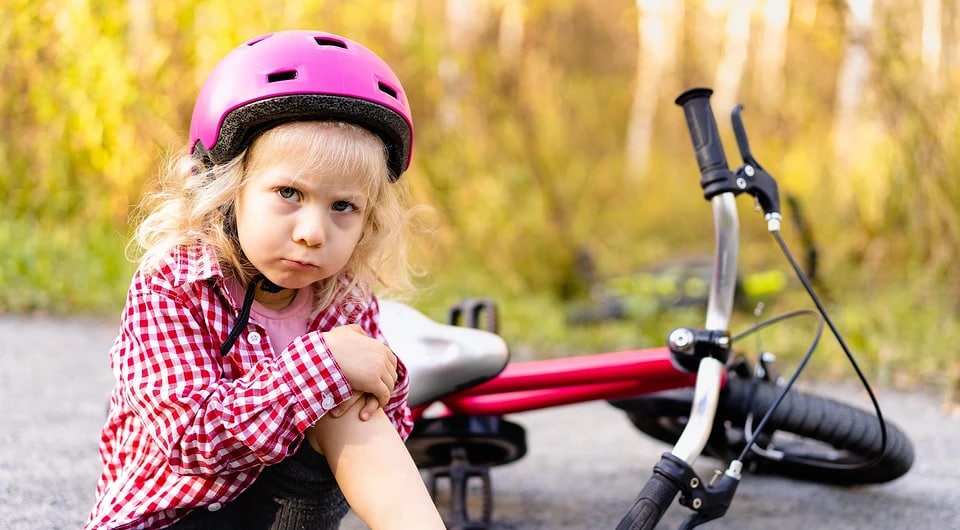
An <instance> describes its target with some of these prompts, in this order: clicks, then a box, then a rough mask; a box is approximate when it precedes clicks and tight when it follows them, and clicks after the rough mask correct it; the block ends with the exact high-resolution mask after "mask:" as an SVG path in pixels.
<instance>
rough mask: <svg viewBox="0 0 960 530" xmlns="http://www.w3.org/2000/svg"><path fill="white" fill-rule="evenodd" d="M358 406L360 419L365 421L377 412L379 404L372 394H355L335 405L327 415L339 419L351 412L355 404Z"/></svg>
mask: <svg viewBox="0 0 960 530" xmlns="http://www.w3.org/2000/svg"><path fill="white" fill-rule="evenodd" d="M358 403H359V404H360V412H359V415H360V419H361V420H363V421H367V420H369V419H370V415H371V414H373V413H374V412H376V411H377V409H378V408H380V402H379V401H377V398H376V397H374V396H373V395H372V394H366V393H364V394H357V395H355V396H353V397H352V398H350V399H348V400H346V401H344V402H343V403H341V404H339V405H337V406H336V407H333V408H332V409H330V412H328V413H327V414H329V415H330V416H331V417H333V418H339V417H341V416H343V415H344V414H346V413H347V412H349V411H351V410H353V409H354V408H355V406H356V405H357V404H358Z"/></svg>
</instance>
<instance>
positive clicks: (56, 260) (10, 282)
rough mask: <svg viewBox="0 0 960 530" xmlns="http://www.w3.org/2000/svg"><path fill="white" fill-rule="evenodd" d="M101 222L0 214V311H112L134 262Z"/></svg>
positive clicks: (120, 236)
mask: <svg viewBox="0 0 960 530" xmlns="http://www.w3.org/2000/svg"><path fill="white" fill-rule="evenodd" d="M125 246H126V236H125V235H123V234H120V233H119V232H118V231H117V229H116V228H115V227H112V226H109V225H108V224H107V223H98V222H94V223H89V224H87V223H82V222H75V223H70V224H50V223H41V222H38V221H35V220H30V219H14V220H10V219H0V248H3V249H6V250H5V251H4V258H3V260H2V265H0V285H2V286H3V289H2V290H0V313H5V312H6V313H35V312H39V313H46V314H51V315H71V314H77V313H82V314H97V315H104V314H109V313H115V312H117V311H119V310H120V308H121V307H122V305H123V300H124V296H125V295H124V293H125V290H126V287H127V285H128V284H129V282H130V275H131V274H132V272H133V269H134V266H133V264H132V263H130V262H129V261H128V260H127V259H126V258H125V257H124V248H125Z"/></svg>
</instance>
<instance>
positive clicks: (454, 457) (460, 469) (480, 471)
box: [426, 447, 493, 530]
mask: <svg viewBox="0 0 960 530" xmlns="http://www.w3.org/2000/svg"><path fill="white" fill-rule="evenodd" d="M426 471H427V474H428V478H427V487H428V489H429V492H430V496H431V497H433V498H434V501H436V493H437V483H438V482H439V481H440V480H441V479H444V478H445V479H448V480H449V481H450V517H451V518H452V521H450V523H449V525H448V528H449V529H450V530H487V529H488V528H489V527H490V524H491V519H492V515H493V490H492V487H491V483H490V468H489V467H488V466H478V465H473V464H471V463H470V461H469V460H468V459H467V452H466V450H465V449H464V448H462V447H455V448H453V449H451V451H450V464H449V465H446V466H435V467H430V468H428V469H427V470H426ZM472 479H479V480H480V483H481V487H480V495H481V497H480V518H479V519H472V518H470V514H469V509H468V505H469V497H470V492H471V490H470V481H471V480H472Z"/></svg>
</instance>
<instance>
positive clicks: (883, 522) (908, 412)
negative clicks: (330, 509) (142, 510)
mask: <svg viewBox="0 0 960 530" xmlns="http://www.w3.org/2000/svg"><path fill="white" fill-rule="evenodd" d="M115 332H116V327H115V324H114V323H111V322H104V321H100V320H85V319H70V320H54V319H49V318H22V317H10V316H0V447H2V451H0V529H4V530H26V529H60V528H64V529H67V528H79V527H80V526H81V525H82V523H83V521H84V519H85V517H86V513H87V510H88V509H89V508H90V505H91V504H92V501H93V490H94V487H95V482H96V478H97V475H98V473H99V466H98V461H97V440H98V435H99V429H100V427H101V425H102V422H103V418H104V408H105V405H106V399H107V395H108V394H109V391H110V386H111V376H110V373H109V369H108V366H107V356H106V352H107V350H108V348H109V346H110V344H111V342H112V341H113V337H114V334H115ZM816 390H817V391H818V392H820V393H823V394H825V395H830V396H831V397H833V398H835V399H841V400H844V401H847V402H850V403H853V404H856V405H860V406H863V407H866V406H867V401H866V399H865V397H864V395H863V393H862V392H859V391H858V390H857V389H856V388H855V387H852V386H844V385H841V386H837V385H820V386H818V387H817V389H816ZM938 398H939V396H936V395H927V394H924V393H922V392H916V393H903V392H895V391H890V390H882V391H881V392H880V401H881V405H882V406H883V408H884V413H885V416H886V417H888V418H890V419H892V420H893V421H895V422H896V423H897V424H899V425H900V426H901V427H902V428H904V430H905V431H906V432H908V433H909V435H910V437H911V439H912V440H913V443H914V446H915V450H916V462H915V464H914V467H913V469H912V470H911V471H910V472H909V473H908V474H907V475H906V476H904V477H903V478H901V479H899V480H896V481H894V482H892V483H889V484H883V485H876V486H868V487H854V488H840V487H830V486H823V485H817V484H808V483H802V482H795V481H790V480H786V479H781V478H776V477H758V476H751V475H747V476H746V477H745V478H744V480H743V483H742V484H741V486H740V488H739V490H738V492H737V497H736V498H735V499H734V502H733V505H732V507H731V509H730V511H729V512H728V513H727V515H726V517H724V518H723V519H721V520H719V521H714V522H712V523H709V524H707V525H706V526H704V527H702V528H710V529H732V528H736V529H743V530H752V529H768V528H777V529H781V530H793V529H797V530H799V529H809V528H814V529H821V528H822V529H827V528H830V529H861V528H871V529H880V530H884V529H901V528H910V529H914V528H931V529H934V528H935V529H951V528H952V529H960V478H958V470H960V466H958V464H957V459H958V457H960V418H956V417H947V416H944V415H943V414H942V413H941V409H940V405H939V399H938ZM511 419H512V421H514V422H516V423H519V424H521V425H523V426H524V427H525V428H526V430H527V443H528V447H529V451H528V454H527V455H526V456H525V457H524V458H523V459H521V460H519V461H517V462H515V463H513V464H509V465H506V466H502V467H498V468H494V469H493V470H492V478H493V491H494V514H493V518H494V521H495V525H494V527H493V528H495V529H499V530H505V529H550V530H563V529H577V530H582V529H607V528H614V527H616V525H617V523H618V522H619V521H620V518H621V517H622V515H623V514H624V513H625V511H626V510H627V509H628V508H629V507H630V505H631V504H632V501H633V498H634V496H635V495H636V493H637V492H638V491H639V489H640V488H641V487H642V485H643V483H644V482H645V481H646V479H647V477H648V476H649V474H650V470H651V469H652V466H653V464H654V463H655V462H656V461H657V460H658V458H659V455H660V453H662V452H663V451H665V450H667V447H666V446H665V445H663V444H661V443H659V442H656V441H653V440H652V439H650V438H647V437H645V436H644V435H642V434H640V433H638V432H636V431H635V430H634V429H633V428H632V427H631V426H630V424H629V423H628V421H627V420H626V418H625V417H624V416H623V415H622V413H620V412H619V411H617V410H616V409H613V408H612V407H610V406H608V405H607V404H605V403H599V402H594V403H586V404H580V405H570V406H565V407H557V408H554V409H548V410H542V411H535V412H527V413H523V414H517V415H514V416H512V417H511ZM714 465H716V463H715V462H713V461H711V460H710V459H705V458H704V459H701V460H700V461H698V462H697V466H696V467H697V468H698V469H699V470H701V474H702V475H705V474H706V471H708V470H709V469H710V468H711V467H712V466H714ZM446 501H447V499H446V497H445V496H443V492H442V491H441V498H440V503H441V506H446V504H445V503H446ZM685 515H686V509H685V508H683V507H681V506H679V505H677V504H675V505H674V508H673V509H672V510H671V512H670V513H668V515H667V517H666V519H665V520H664V523H663V524H662V525H661V528H677V527H678V525H679V523H680V521H681V519H682V517H683V516H685ZM363 528H365V526H363V525H362V524H361V523H360V522H359V521H358V520H357V519H356V518H355V517H353V516H348V518H347V520H346V521H345V523H344V524H343V530H359V529H363Z"/></svg>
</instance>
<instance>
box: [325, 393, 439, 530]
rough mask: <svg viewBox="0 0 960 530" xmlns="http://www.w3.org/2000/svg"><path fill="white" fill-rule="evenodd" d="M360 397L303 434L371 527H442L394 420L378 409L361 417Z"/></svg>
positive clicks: (387, 529) (381, 529)
mask: <svg viewBox="0 0 960 530" xmlns="http://www.w3.org/2000/svg"><path fill="white" fill-rule="evenodd" d="M362 402H363V400H360V401H359V404H355V405H354V407H353V408H352V409H351V410H349V411H348V412H347V413H346V414H344V415H343V416H342V417H340V418H333V417H332V416H329V415H327V416H324V417H323V418H321V419H320V421H319V422H317V424H316V425H314V426H313V427H312V428H310V429H309V430H308V431H307V433H306V434H307V440H308V441H309V442H310V446H311V447H313V449H314V450H316V451H318V452H320V453H323V454H324V455H325V456H326V458H327V461H328V462H329V464H330V468H331V469H332V470H333V474H334V476H335V477H336V479H337V484H339V485H340V489H341V490H342V491H343V494H344V496H345V497H346V499H347V501H348V502H349V503H350V507H351V508H352V509H353V511H354V512H356V514H357V515H358V516H359V517H360V518H361V519H362V520H363V521H364V522H365V523H366V524H367V525H368V526H370V528H371V529H372V530H408V529H410V528H417V529H423V530H432V529H438V530H440V529H443V528H445V527H444V524H443V520H442V519H441V518H440V514H439V513H438V512H437V508H436V506H435V505H434V503H433V499H431V498H430V494H429V492H428V491H427V488H426V486H425V485H424V483H423V478H422V477H421V476H420V472H419V470H417V467H416V465H415V464H414V462H413V459H412V458H411V457H410V453H409V452H408V451H407V448H406V446H404V444H403V440H402V439H401V438H400V436H399V435H398V433H397V431H396V429H395V427H394V425H393V424H392V422H391V421H390V420H389V419H388V418H387V416H386V414H385V413H384V411H383V410H379V409H378V410H376V411H374V413H373V414H372V415H371V417H370V419H369V420H366V421H363V420H361V419H360V416H359V408H360V407H361V406H362V405H361V404H362Z"/></svg>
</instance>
